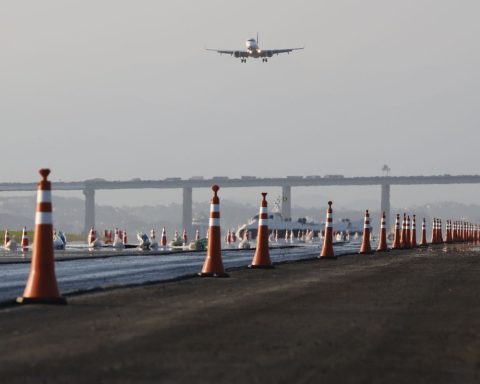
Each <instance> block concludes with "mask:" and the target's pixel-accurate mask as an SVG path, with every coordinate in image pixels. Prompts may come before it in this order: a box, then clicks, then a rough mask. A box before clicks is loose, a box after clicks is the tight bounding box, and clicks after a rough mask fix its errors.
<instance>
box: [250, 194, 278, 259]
mask: <svg viewBox="0 0 480 384" xmlns="http://www.w3.org/2000/svg"><path fill="white" fill-rule="evenodd" d="M266 196H267V194H266V193H265V192H263V193H262V197H263V199H262V202H261V205H260V212H259V215H258V233H257V249H256V250H255V255H254V256H253V260H252V264H250V265H249V266H248V267H249V268H273V265H272V261H271V260H270V250H269V249H268V207H267V200H266Z"/></svg>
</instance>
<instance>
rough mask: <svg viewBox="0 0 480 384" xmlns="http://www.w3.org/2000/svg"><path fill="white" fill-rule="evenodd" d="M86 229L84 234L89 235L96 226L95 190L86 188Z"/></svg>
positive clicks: (84, 192)
mask: <svg viewBox="0 0 480 384" xmlns="http://www.w3.org/2000/svg"><path fill="white" fill-rule="evenodd" d="M83 194H84V195H85V228H84V229H83V233H84V234H87V233H88V231H90V228H92V227H93V226H95V189H92V188H85V189H84V190H83Z"/></svg>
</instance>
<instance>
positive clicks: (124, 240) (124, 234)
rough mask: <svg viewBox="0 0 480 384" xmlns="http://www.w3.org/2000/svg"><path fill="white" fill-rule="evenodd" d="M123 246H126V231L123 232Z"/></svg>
mask: <svg viewBox="0 0 480 384" xmlns="http://www.w3.org/2000/svg"><path fill="white" fill-rule="evenodd" d="M123 244H125V245H127V244H128V237H127V230H126V229H124V230H123Z"/></svg>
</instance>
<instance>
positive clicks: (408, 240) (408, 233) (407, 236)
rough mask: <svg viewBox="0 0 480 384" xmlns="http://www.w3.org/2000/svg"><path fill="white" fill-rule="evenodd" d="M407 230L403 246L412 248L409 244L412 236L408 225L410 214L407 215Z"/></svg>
mask: <svg viewBox="0 0 480 384" xmlns="http://www.w3.org/2000/svg"><path fill="white" fill-rule="evenodd" d="M406 229H407V232H406V236H405V248H412V245H411V244H410V240H411V238H412V230H411V227H410V215H407V226H406Z"/></svg>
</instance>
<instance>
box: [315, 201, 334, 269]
mask: <svg viewBox="0 0 480 384" xmlns="http://www.w3.org/2000/svg"><path fill="white" fill-rule="evenodd" d="M332 204H333V203H332V202H331V201H329V202H328V208H327V219H326V221H325V238H324V240H323V246H322V252H321V253H320V257H319V259H320V260H326V259H336V258H337V257H336V256H335V253H334V252H333V217H332V213H333V211H332Z"/></svg>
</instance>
